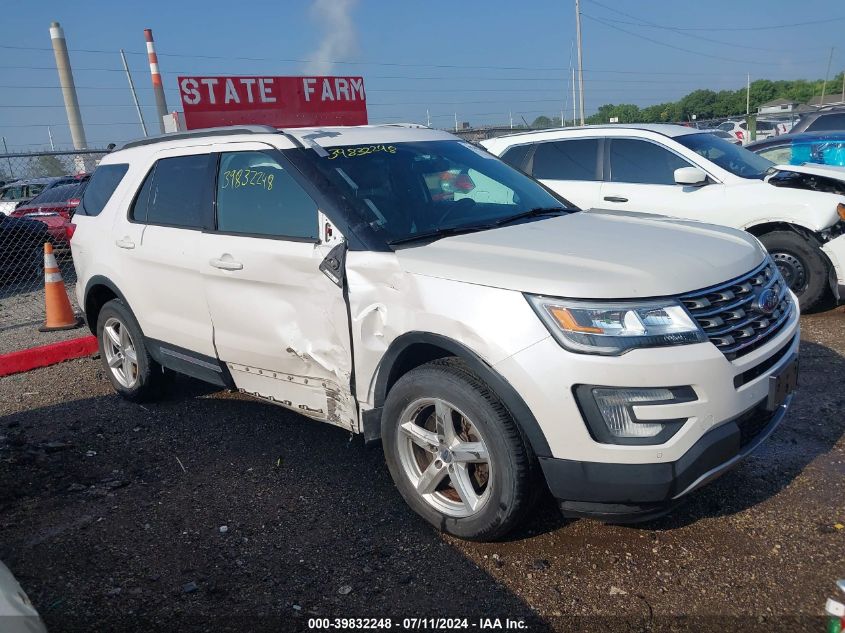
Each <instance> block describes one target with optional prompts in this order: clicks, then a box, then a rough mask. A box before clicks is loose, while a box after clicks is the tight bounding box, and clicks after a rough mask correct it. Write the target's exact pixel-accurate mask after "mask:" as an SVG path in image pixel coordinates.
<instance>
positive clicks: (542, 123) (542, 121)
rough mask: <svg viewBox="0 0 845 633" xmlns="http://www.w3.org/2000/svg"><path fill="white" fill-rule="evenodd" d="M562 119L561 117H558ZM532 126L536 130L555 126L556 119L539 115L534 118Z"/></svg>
mask: <svg viewBox="0 0 845 633" xmlns="http://www.w3.org/2000/svg"><path fill="white" fill-rule="evenodd" d="M558 120H560V119H558ZM531 127H532V128H534V129H535V130H542V129H545V128H549V127H555V124H554V121H552V119H550V118H549V117H547V116H544V115H543V116H538V117H537V118H536V119H534V121H533V123H531Z"/></svg>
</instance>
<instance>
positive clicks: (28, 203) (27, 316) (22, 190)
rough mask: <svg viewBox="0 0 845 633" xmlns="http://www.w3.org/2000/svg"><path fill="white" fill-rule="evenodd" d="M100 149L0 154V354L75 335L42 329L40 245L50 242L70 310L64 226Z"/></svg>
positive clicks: (68, 254)
mask: <svg viewBox="0 0 845 633" xmlns="http://www.w3.org/2000/svg"><path fill="white" fill-rule="evenodd" d="M105 154H106V151H105V150H92V151H86V152H42V153H32V154H0V181H2V182H3V184H2V186H0V354H3V353H7V352H11V351H16V350H19V349H26V348H29V347H34V346H37V345H42V344H45V343H48V342H51V341H52V340H54V339H55V338H58V337H64V338H67V337H69V336H79V333H78V331H77V332H76V333H74V332H63V333H54V334H45V333H41V332H39V331H38V327H39V326H40V325H41V324H42V323H43V321H44V317H45V314H44V244H45V243H46V242H51V243H52V244H53V249H54V252H55V254H56V260H57V262H58V264H59V269H60V271H61V273H62V279H63V280H64V282H65V287H66V289H67V292H68V296H69V297H70V300H71V303H72V304H73V306H74V309H78V306H77V305H76V297H75V293H74V285H75V283H76V272H75V270H74V268H73V259H72V257H71V251H70V244H69V241H68V237H67V233H66V226H67V224H68V223H70V221H71V220H72V218H73V214H74V211H75V209H76V205H78V204H79V200H80V199H81V197H82V194H83V192H84V190H85V186H86V185H87V182H88V177H89V175H90V173H91V172H92V171H93V170H94V169H95V168H96V166H97V164H98V163H99V162H100V159H101V158H102V157H103V156H105Z"/></svg>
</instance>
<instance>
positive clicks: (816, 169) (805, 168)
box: [775, 164, 845, 183]
mask: <svg viewBox="0 0 845 633" xmlns="http://www.w3.org/2000/svg"><path fill="white" fill-rule="evenodd" d="M775 169H777V170H779V171H795V172H798V173H799V174H810V175H813V176H824V177H825V178H835V179H836V180H841V181H842V182H844V183H845V167H837V166H836V165H811V164H804V165H775Z"/></svg>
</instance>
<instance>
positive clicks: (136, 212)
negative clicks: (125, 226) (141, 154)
mask: <svg viewBox="0 0 845 633" xmlns="http://www.w3.org/2000/svg"><path fill="white" fill-rule="evenodd" d="M155 173H156V167H155V165H153V168H152V169H151V170H150V173H148V174H147V177H146V178H144V184H142V185H141V190H140V191H139V192H138V194H137V195H136V196H135V201H134V202H133V203H132V208H131V209H129V219H130V220H134V221H135V222H142V223H145V222H146V221H147V205H148V204H149V201H150V189H152V186H153V177H154V176H155Z"/></svg>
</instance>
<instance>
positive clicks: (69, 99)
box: [50, 22, 88, 149]
mask: <svg viewBox="0 0 845 633" xmlns="http://www.w3.org/2000/svg"><path fill="white" fill-rule="evenodd" d="M50 41H51V42H52V44H53V54H54V55H55V57H56V70H57V71H58V73H59V85H60V86H61V87H62V97H63V98H64V101H65V111H66V112H67V122H68V125H69V126H70V136H71V138H72V139H73V147H74V149H85V148H86V147H88V141H86V140H85V128H84V127H83V126H82V115H81V114H80V113H79V99H77V97H76V85H75V84H74V83H73V69H72V68H71V67H70V57H69V56H68V54H67V42H66V41H65V32H64V30H63V29H62V26H61V25H60V24H59V23H58V22H52V23H51V24H50Z"/></svg>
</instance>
